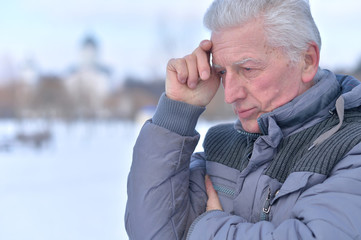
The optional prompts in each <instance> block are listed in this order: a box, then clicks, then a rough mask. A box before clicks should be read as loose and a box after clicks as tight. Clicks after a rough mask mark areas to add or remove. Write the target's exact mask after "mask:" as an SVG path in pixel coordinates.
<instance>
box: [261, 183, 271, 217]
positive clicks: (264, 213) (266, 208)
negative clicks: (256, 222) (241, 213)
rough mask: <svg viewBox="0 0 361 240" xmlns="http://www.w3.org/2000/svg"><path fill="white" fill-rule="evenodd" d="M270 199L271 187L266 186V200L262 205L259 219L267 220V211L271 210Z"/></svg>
mask: <svg viewBox="0 0 361 240" xmlns="http://www.w3.org/2000/svg"><path fill="white" fill-rule="evenodd" d="M271 200H272V194H271V188H270V187H269V188H268V194H267V197H266V201H265V203H264V205H263V208H262V212H261V217H260V219H261V221H269V213H270V211H271Z"/></svg>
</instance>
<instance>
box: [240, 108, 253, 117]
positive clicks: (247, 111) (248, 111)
mask: <svg viewBox="0 0 361 240" xmlns="http://www.w3.org/2000/svg"><path fill="white" fill-rule="evenodd" d="M255 111H256V108H248V109H240V110H236V114H237V115H238V117H239V118H240V119H242V118H243V119H246V118H249V117H251V116H252V115H253V114H254V112H255Z"/></svg>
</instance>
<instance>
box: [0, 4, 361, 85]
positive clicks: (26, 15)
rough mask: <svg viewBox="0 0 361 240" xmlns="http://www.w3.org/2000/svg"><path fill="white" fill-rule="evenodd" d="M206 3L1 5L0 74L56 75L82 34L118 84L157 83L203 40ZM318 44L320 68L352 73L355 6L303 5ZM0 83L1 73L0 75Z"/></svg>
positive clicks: (69, 61)
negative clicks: (27, 70)
mask: <svg viewBox="0 0 361 240" xmlns="http://www.w3.org/2000/svg"><path fill="white" fill-rule="evenodd" d="M211 2H212V0H196V1H194V0H182V1H169V0H153V1H145V0H132V1H129V0H51V1H49V0H3V1H2V3H1V4H0V36H1V37H0V65H1V66H0V71H7V70H8V69H10V68H14V69H17V68H18V67H19V66H20V65H21V63H23V62H24V61H25V60H26V59H33V60H34V61H35V62H36V65H37V66H38V68H39V70H40V71H41V72H43V73H56V74H61V73H64V72H65V71H66V70H67V69H68V68H69V67H70V66H71V65H74V64H76V62H77V61H78V50H79V46H80V42H81V41H82V39H83V38H84V36H85V35H86V34H87V33H92V34H93V35H95V36H96V38H97V40H98V41H99V44H100V49H101V52H100V54H101V55H100V58H101V61H102V62H103V63H104V64H106V65H108V66H109V67H110V68H112V69H113V73H114V75H116V76H118V78H123V77H124V76H127V75H135V76H138V77H140V78H144V79H145V78H149V77H154V76H163V75H164V73H165V64H166V63H167V60H168V59H169V58H171V57H182V56H184V55H186V54H188V53H189V52H190V51H192V50H193V49H194V48H195V47H196V46H197V45H198V43H199V41H200V40H202V39H204V38H208V37H209V33H208V32H207V31H206V30H205V28H204V27H203V23H202V18H203V14H204V12H205V11H206V9H207V7H208V6H209V4H210V3H211ZM310 3H311V10H312V12H313V15H314V18H315V21H316V24H317V25H318V27H319V30H320V32H321V37H322V42H323V46H322V50H321V66H322V67H325V68H331V69H334V68H346V69H352V68H353V67H354V66H355V65H356V63H357V62H359V61H361V1H356V0H327V1H325V0H310ZM0 75H1V73H0Z"/></svg>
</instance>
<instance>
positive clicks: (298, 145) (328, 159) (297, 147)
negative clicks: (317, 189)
mask: <svg viewBox="0 0 361 240" xmlns="http://www.w3.org/2000/svg"><path fill="white" fill-rule="evenodd" d="M338 121H339V120H338V117H337V115H333V116H332V117H331V118H329V119H327V120H325V121H323V122H321V123H318V124H316V125H315V126H313V127H311V128H308V129H305V130H303V131H301V132H299V133H296V134H294V135H291V136H289V137H287V138H285V139H283V140H282V141H281V143H280V145H279V146H278V153H277V154H276V156H275V157H274V160H273V161H272V162H271V164H270V166H269V167H268V169H267V171H266V175H268V176H270V177H272V178H276V179H277V180H278V181H280V182H284V181H285V180H286V178H287V177H288V175H289V174H290V173H292V172H304V171H306V172H314V173H320V174H324V175H328V174H329V173H330V172H331V170H332V168H333V167H334V166H335V165H336V164H337V163H338V162H339V161H340V160H341V159H342V158H343V157H344V156H345V154H347V153H348V152H349V151H350V150H351V149H352V148H353V147H354V146H355V145H356V144H358V143H359V142H361V113H359V112H352V111H348V112H346V114H345V121H344V123H343V124H342V127H341V129H339V130H338V131H337V132H336V133H335V134H333V135H332V136H331V137H330V138H329V139H327V140H326V141H325V142H323V143H322V144H320V145H318V146H317V147H315V148H313V149H311V150H308V148H309V147H310V146H311V144H312V143H313V141H314V140H315V139H316V138H317V137H318V136H319V135H321V134H322V133H324V132H326V131H327V130H329V129H330V128H332V127H333V126H335V125H337V123H338Z"/></svg>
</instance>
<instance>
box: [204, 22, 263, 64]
mask: <svg viewBox="0 0 361 240" xmlns="http://www.w3.org/2000/svg"><path fill="white" fill-rule="evenodd" d="M211 41H212V44H213V46H212V58H213V62H214V63H215V64H219V65H225V64H226V65H227V64H231V63H234V62H239V61H242V60H244V59H248V58H252V59H259V60H261V59H262V58H264V57H266V55H267V52H268V51H269V47H268V46H267V44H266V38H265V34H264V29H263V24H262V22H260V21H251V22H249V23H247V24H244V25H242V26H239V27H233V28H228V29H224V30H220V31H214V32H212V36H211Z"/></svg>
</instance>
